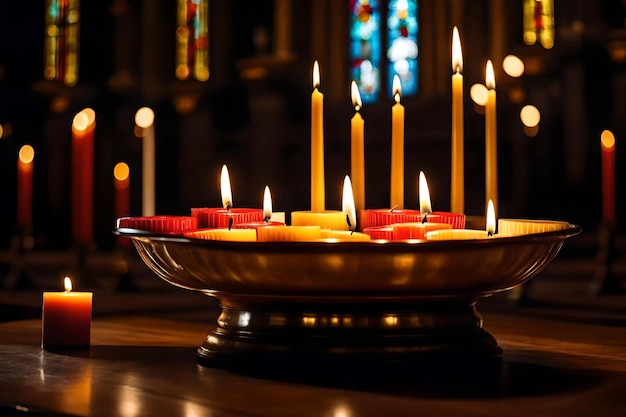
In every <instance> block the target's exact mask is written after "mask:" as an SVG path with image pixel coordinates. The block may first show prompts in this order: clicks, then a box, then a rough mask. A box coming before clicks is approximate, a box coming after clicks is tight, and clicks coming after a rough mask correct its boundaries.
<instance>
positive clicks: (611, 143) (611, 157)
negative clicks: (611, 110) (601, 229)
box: [600, 130, 615, 224]
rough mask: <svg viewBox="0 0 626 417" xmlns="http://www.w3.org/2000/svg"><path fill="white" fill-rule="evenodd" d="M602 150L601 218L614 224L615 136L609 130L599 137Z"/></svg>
mask: <svg viewBox="0 0 626 417" xmlns="http://www.w3.org/2000/svg"><path fill="white" fill-rule="evenodd" d="M600 147H601V149H602V218H603V220H604V221H605V222H606V223H608V224H614V223H615V136H614V135H613V133H612V132H611V131H609V130H605V131H603V132H602V135H601V136H600Z"/></svg>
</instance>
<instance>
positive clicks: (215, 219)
mask: <svg viewBox="0 0 626 417" xmlns="http://www.w3.org/2000/svg"><path fill="white" fill-rule="evenodd" d="M220 193H221V196H222V207H221V208H216V207H194V208H192V209H191V215H192V216H193V217H195V218H197V219H198V227H199V228H209V227H211V228H232V227H233V226H234V225H236V224H237V223H249V222H258V221H262V220H263V210H261V209H252V208H240V209H235V208H233V197H232V191H231V187H230V176H229V174H228V168H227V167H226V165H223V166H222V171H221V174H220Z"/></svg>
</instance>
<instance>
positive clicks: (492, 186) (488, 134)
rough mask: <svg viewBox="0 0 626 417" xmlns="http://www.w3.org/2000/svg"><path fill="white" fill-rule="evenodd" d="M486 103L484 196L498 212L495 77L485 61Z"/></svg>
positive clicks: (489, 62) (489, 65)
mask: <svg viewBox="0 0 626 417" xmlns="http://www.w3.org/2000/svg"><path fill="white" fill-rule="evenodd" d="M485 85H486V86H487V103H486V105H485V198H486V202H485V204H487V203H488V201H489V200H491V201H493V206H494V210H495V212H496V216H497V214H498V136H497V128H496V79H495V76H494V74H493V64H492V63H491V61H487V66H486V69H485Z"/></svg>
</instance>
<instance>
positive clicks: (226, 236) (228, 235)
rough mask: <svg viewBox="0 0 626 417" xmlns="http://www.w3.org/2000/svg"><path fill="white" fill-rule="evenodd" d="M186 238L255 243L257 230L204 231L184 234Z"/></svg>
mask: <svg viewBox="0 0 626 417" xmlns="http://www.w3.org/2000/svg"><path fill="white" fill-rule="evenodd" d="M184 236H185V237H192V238H196V239H206V240H226V241H230V242H255V241H256V240H257V239H256V230H255V229H204V230H193V231H189V232H185V233H184Z"/></svg>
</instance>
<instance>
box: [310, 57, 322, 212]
mask: <svg viewBox="0 0 626 417" xmlns="http://www.w3.org/2000/svg"><path fill="white" fill-rule="evenodd" d="M319 86H320V70H319V65H318V63H317V61H315V63H314V64H313V93H312V94H311V211H313V212H321V211H324V209H325V207H326V203H325V196H324V192H325V191H324V114H323V109H324V95H323V94H322V93H321V92H320V91H319Z"/></svg>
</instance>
